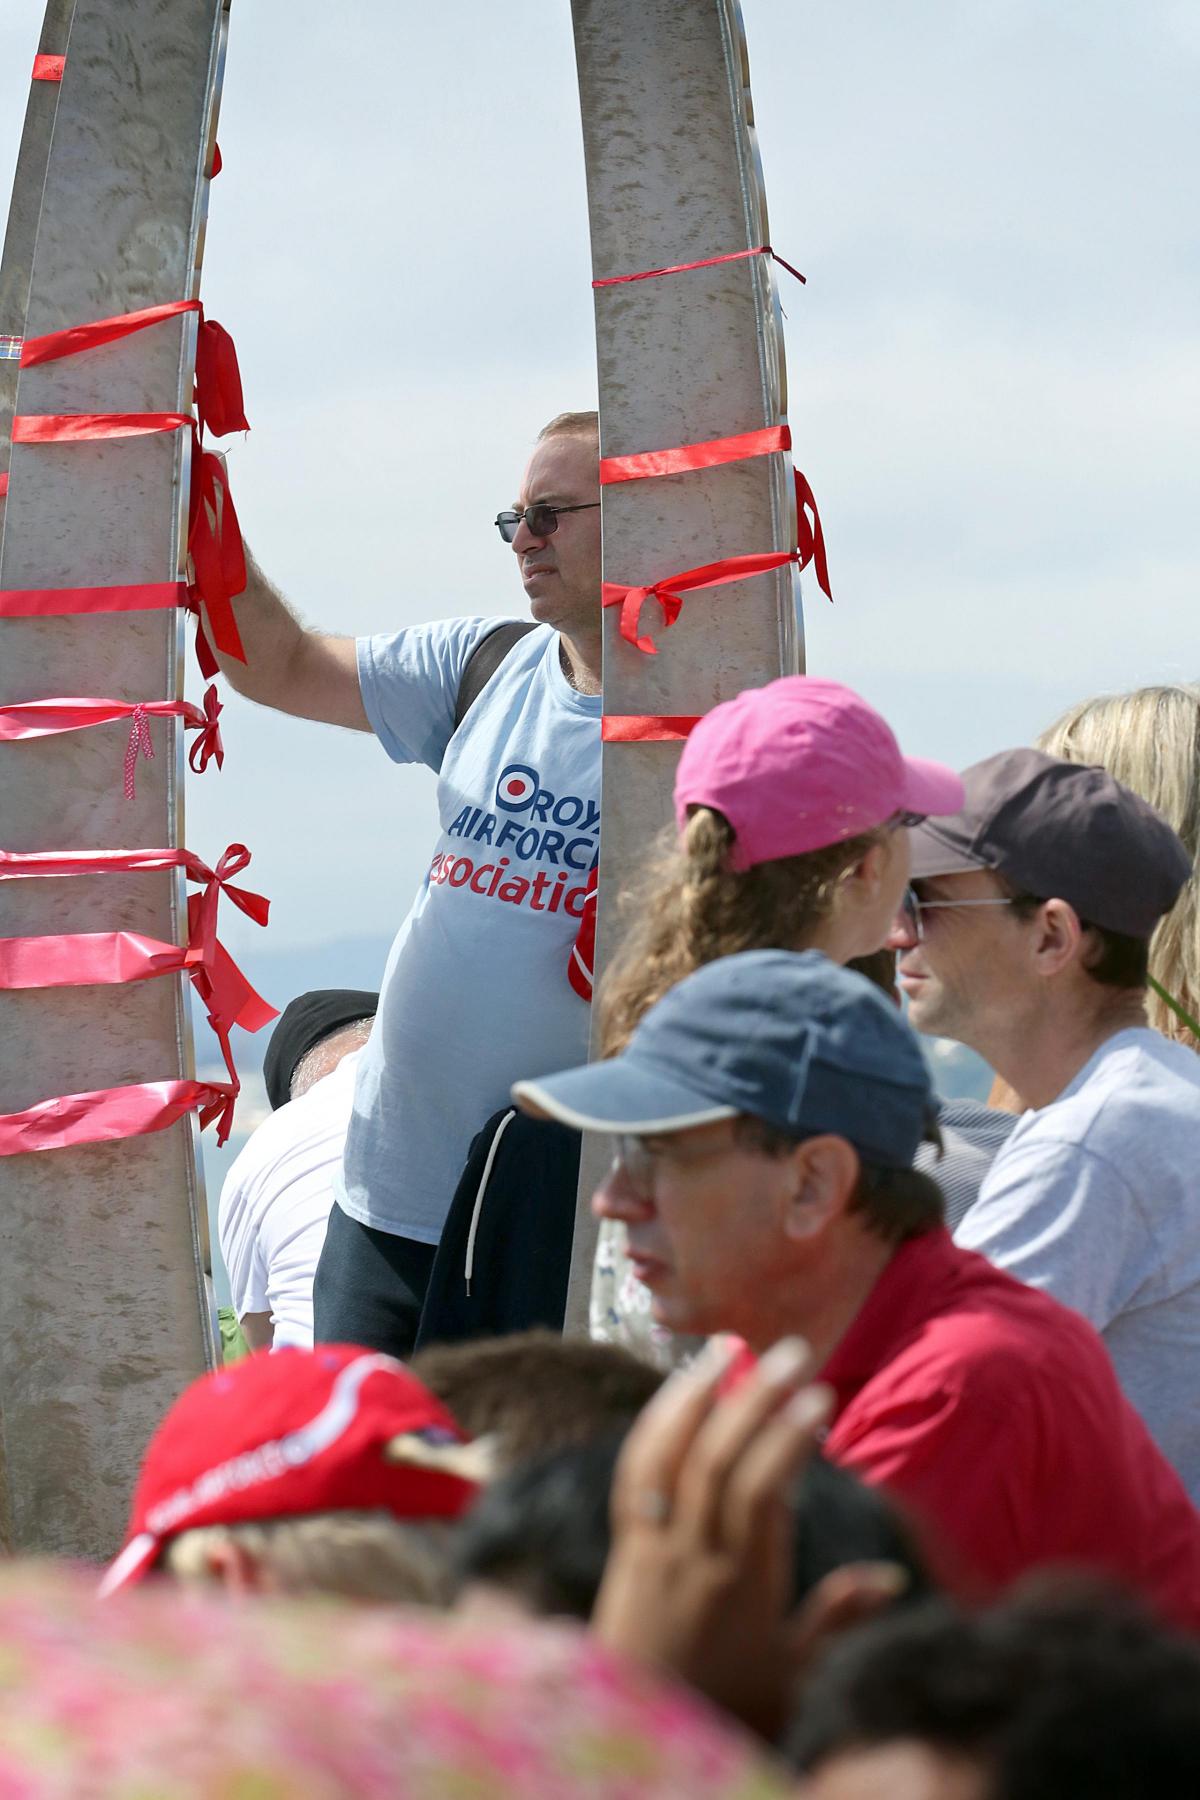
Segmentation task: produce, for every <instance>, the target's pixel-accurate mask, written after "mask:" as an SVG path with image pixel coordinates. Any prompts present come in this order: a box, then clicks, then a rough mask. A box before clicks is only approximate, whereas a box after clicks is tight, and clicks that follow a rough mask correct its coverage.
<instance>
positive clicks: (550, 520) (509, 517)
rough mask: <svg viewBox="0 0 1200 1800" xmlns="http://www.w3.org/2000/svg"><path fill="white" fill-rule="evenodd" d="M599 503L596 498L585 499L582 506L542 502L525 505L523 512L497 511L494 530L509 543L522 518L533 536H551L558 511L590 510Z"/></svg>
mask: <svg viewBox="0 0 1200 1800" xmlns="http://www.w3.org/2000/svg"><path fill="white" fill-rule="evenodd" d="M599 504H600V502H599V501H598V500H586V501H585V502H584V503H583V505H582V506H547V505H546V504H545V503H544V502H542V503H540V504H539V505H537V506H527V507H526V508H525V511H524V512H502V513H497V514H496V530H497V531H498V532H499V533H500V536H501V537H502V538H503V539H504V541H505V543H506V544H511V543H512V541H513V539H514V538H515V537H516V535H517V527H518V526H519V525H520V523H521V520H522V519H524V521H525V523H526V525H528V527H529V529H530V531H531V532H532V533H533V535H534V537H537V538H547V537H553V535H554V533H555V532H556V531H557V530H558V515H559V513H569V512H591V511H592V510H593V509H594V508H595V507H597V506H599Z"/></svg>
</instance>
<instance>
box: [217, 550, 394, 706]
mask: <svg viewBox="0 0 1200 1800" xmlns="http://www.w3.org/2000/svg"><path fill="white" fill-rule="evenodd" d="M233 611H234V616H235V617H236V619H237V626H238V630H239V632H240V633H241V638H242V646H243V648H244V649H245V652H246V660H245V662H239V661H238V660H237V658H236V657H233V656H227V655H226V654H225V653H224V651H222V650H215V655H216V658H217V662H218V663H219V665H220V668H221V673H222V674H223V675H224V676H225V678H226V680H227V681H228V682H229V684H230V686H231V687H233V688H236V690H237V692H238V693H239V694H244V695H245V696H246V698H247V700H255V701H257V702H258V704H259V705H260V706H273V707H275V708H276V710H277V711H279V712H285V713H294V714H295V715H296V717H297V718H301V719H317V720H319V721H320V722H321V723H322V724H325V725H344V726H346V727H348V728H349V729H350V730H351V731H370V729H371V724H370V721H369V720H368V718H367V714H366V709H365V708H364V706H363V701H362V693H361V691H360V689H359V685H358V659H357V654H356V650H355V641H354V639H353V638H352V637H327V636H326V635H325V634H324V633H322V632H319V631H311V630H309V628H308V627H307V626H305V625H302V624H301V623H300V621H299V619H298V618H297V617H296V615H295V614H294V613H293V612H292V611H291V609H290V608H289V606H288V605H287V603H286V601H285V600H284V598H283V596H282V594H281V593H280V592H279V590H278V589H277V588H276V587H274V586H273V585H272V583H271V582H269V581H268V580H267V578H266V576H265V575H264V574H263V572H262V570H261V569H260V568H259V566H258V564H257V563H256V562H255V560H254V558H253V557H252V556H251V555H250V552H249V551H247V552H246V590H245V592H244V593H242V594H239V595H238V597H237V599H236V600H235V601H234V602H233ZM208 635H209V639H210V641H211V640H212V629H211V626H209V628H208ZM214 649H215V647H214Z"/></svg>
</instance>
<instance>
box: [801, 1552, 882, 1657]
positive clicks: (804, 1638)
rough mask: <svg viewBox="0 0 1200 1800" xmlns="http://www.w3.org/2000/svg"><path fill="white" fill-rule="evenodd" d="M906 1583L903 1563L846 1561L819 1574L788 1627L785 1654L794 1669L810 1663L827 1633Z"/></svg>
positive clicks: (868, 1613) (861, 1619)
mask: <svg viewBox="0 0 1200 1800" xmlns="http://www.w3.org/2000/svg"><path fill="white" fill-rule="evenodd" d="M908 1585H909V1574H908V1570H907V1569H906V1568H904V1566H903V1564H901V1563H893V1562H860V1563H846V1564H844V1565H843V1566H842V1568H840V1569H832V1570H831V1571H830V1572H829V1574H828V1575H825V1576H822V1578H821V1580H820V1581H818V1583H817V1584H816V1586H815V1587H814V1588H813V1589H812V1591H811V1592H810V1593H808V1594H806V1595H805V1598H804V1601H803V1603H802V1605H801V1606H800V1609H799V1611H798V1612H797V1613H796V1614H795V1616H794V1618H793V1619H792V1620H791V1622H790V1623H789V1626H788V1631H787V1639H786V1643H787V1654H788V1660H789V1662H790V1663H791V1665H792V1669H793V1671H794V1673H795V1674H796V1675H801V1674H803V1673H804V1671H805V1670H806V1669H808V1668H809V1667H810V1666H811V1665H812V1664H813V1663H814V1662H815V1661H816V1660H817V1659H818V1658H819V1657H820V1656H821V1655H823V1654H824V1652H825V1650H826V1649H827V1648H828V1646H829V1641H830V1639H831V1638H834V1637H836V1636H838V1635H839V1634H840V1633H841V1632H843V1631H848V1630H849V1629H850V1627H851V1626H853V1625H861V1624H864V1623H865V1622H866V1621H867V1620H868V1619H873V1618H876V1617H877V1616H878V1615H879V1614H880V1613H881V1612H885V1611H886V1610H887V1608H888V1607H889V1606H891V1605H892V1603H893V1602H894V1601H895V1600H896V1599H898V1597H899V1596H900V1595H901V1594H902V1593H903V1592H904V1590H905V1589H906V1588H907V1587H908Z"/></svg>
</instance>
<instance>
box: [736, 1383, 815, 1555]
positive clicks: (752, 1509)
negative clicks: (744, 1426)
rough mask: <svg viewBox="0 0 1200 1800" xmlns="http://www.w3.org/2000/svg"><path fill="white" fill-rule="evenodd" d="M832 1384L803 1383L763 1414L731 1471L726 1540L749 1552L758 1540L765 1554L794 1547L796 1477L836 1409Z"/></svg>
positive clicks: (738, 1550)
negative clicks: (773, 1410) (782, 1402)
mask: <svg viewBox="0 0 1200 1800" xmlns="http://www.w3.org/2000/svg"><path fill="white" fill-rule="evenodd" d="M833 1403H834V1396H833V1390H832V1389H831V1388H828V1387H824V1386H822V1385H820V1384H819V1383H817V1384H813V1385H811V1386H809V1387H805V1388H802V1389H801V1390H800V1392H799V1393H798V1394H795V1395H794V1396H793V1397H792V1398H791V1399H790V1400H789V1401H788V1402H787V1404H786V1405H785V1406H783V1407H781V1408H780V1409H779V1410H778V1411H777V1412H776V1413H774V1414H773V1415H772V1416H771V1417H770V1418H768V1419H766V1420H764V1422H763V1424H762V1426H761V1428H760V1429H759V1431H758V1432H757V1433H756V1434H755V1436H754V1437H753V1438H751V1439H750V1441H749V1442H748V1443H747V1444H746V1446H745V1448H744V1450H743V1451H742V1454H741V1456H740V1457H739V1458H738V1460H737V1462H736V1463H735V1464H734V1466H733V1468H732V1469H731V1470H730V1473H729V1480H728V1482H727V1484H726V1490H725V1500H724V1505H723V1508H722V1515H721V1521H720V1530H721V1542H722V1544H723V1545H724V1546H725V1547H726V1548H728V1549H731V1550H734V1551H736V1552H739V1553H744V1552H745V1550H746V1549H747V1547H749V1546H751V1545H753V1544H755V1543H758V1544H759V1545H760V1548H761V1550H762V1552H763V1553H764V1554H773V1553H776V1552H777V1551H778V1550H780V1548H783V1549H784V1551H785V1553H786V1554H787V1555H789V1556H790V1553H791V1534H792V1507H791V1503H790V1500H791V1494H792V1492H793V1490H794V1487H795V1482H796V1478H797V1476H798V1475H799V1473H800V1471H801V1470H802V1469H803V1468H804V1466H805V1464H806V1463H807V1462H808V1460H809V1458H810V1457H811V1456H812V1454H813V1452H814V1451H815V1450H816V1447H817V1445H818V1443H819V1442H820V1437H821V1433H822V1431H823V1430H824V1428H825V1426H826V1424H827V1423H828V1421H829V1415H830V1413H831V1412H832V1411H833Z"/></svg>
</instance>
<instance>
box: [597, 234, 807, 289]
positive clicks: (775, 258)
mask: <svg viewBox="0 0 1200 1800" xmlns="http://www.w3.org/2000/svg"><path fill="white" fill-rule="evenodd" d="M746 256H769V257H770V258H771V260H772V262H777V263H778V264H779V265H780V267H781V268H784V269H786V270H787V272H788V274H789V275H794V276H795V277H796V280H797V281H801V282H802V281H804V280H805V277H804V276H803V275H802V274H801V273H800V271H799V269H794V268H793V267H792V265H791V263H790V262H785V261H784V259H783V257H782V256H779V255H777V254H776V252H775V251H774V250H772V248H771V246H770V244H755V246H754V247H753V249H751V250H730V251H729V252H728V253H727V254H726V255H725V256H702V257H701V258H700V260H699V262H686V263H669V264H668V265H667V267H666V268H665V269H640V270H639V271H638V273H637V274H636V275H606V276H605V277H604V278H603V280H601V281H593V283H592V286H593V287H594V288H604V287H616V286H617V285H618V283H620V282H622V281H653V280H655V278H656V277H657V276H659V275H684V274H686V273H687V271H688V270H689V269H712V268H715V267H716V265H717V264H718V263H727V262H740V261H741V260H742V258H743V257H746Z"/></svg>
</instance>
